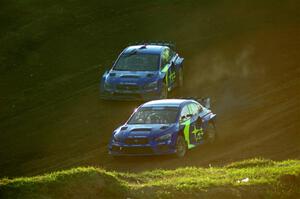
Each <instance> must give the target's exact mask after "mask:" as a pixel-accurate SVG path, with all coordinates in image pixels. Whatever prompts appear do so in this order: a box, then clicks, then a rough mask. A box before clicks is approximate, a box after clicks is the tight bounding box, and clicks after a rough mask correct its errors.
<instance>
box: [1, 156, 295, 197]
mask: <svg viewBox="0 0 300 199" xmlns="http://www.w3.org/2000/svg"><path fill="white" fill-rule="evenodd" d="M247 179H248V180H247ZM299 185H300V161H299V160H287V161H281V162H275V161H270V160H264V159H251V160H244V161H241V162H236V163H232V164H230V165H227V166H224V167H209V168H198V167H186V168H178V169H175V170H154V171H147V172H142V173H121V172H111V171H106V170H104V169H101V168H94V167H79V168H73V169H70V170H64V171H59V172H54V173H49V174H45V175H41V176H35V177H21V178H14V179H1V180H0V191H1V192H0V193H1V196H2V197H3V198H99V197H104V198H127V197H129V198H142V197H143V198H173V197H179V196H184V197H187V198H198V197H209V198H210V197H217V198H218V197H222V198H239V197H243V198H256V197H261V198H284V197H294V198H297V197H298V196H300V191H299V189H298V188H299Z"/></svg>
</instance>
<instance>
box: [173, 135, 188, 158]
mask: <svg viewBox="0 0 300 199" xmlns="http://www.w3.org/2000/svg"><path fill="white" fill-rule="evenodd" d="M186 151H187V145H186V141H185V140H184V138H183V136H182V135H179V136H178V137H177V140H176V154H175V155H176V157H178V158H182V157H184V155H185V154H186Z"/></svg>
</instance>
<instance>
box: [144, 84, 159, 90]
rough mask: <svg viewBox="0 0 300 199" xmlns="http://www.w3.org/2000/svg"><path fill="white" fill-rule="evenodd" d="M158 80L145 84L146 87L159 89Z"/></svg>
mask: <svg viewBox="0 0 300 199" xmlns="http://www.w3.org/2000/svg"><path fill="white" fill-rule="evenodd" d="M157 87H158V82H151V83H149V84H146V85H145V89H157Z"/></svg>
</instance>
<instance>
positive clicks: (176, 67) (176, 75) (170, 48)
mask: <svg viewBox="0 0 300 199" xmlns="http://www.w3.org/2000/svg"><path fill="white" fill-rule="evenodd" d="M174 48H175V47H174V45H172V44H168V43H148V44H139V45H133V46H129V47H127V48H125V49H124V50H123V51H122V52H121V54H120V55H119V57H118V58H117V60H116V61H115V62H114V64H113V66H112V68H111V69H110V70H108V71H106V72H105V73H104V74H103V76H102V78H101V83H100V96H101V98H102V99H115V100H150V99H152V100H153V99H164V98H167V97H168V93H169V92H170V91H171V90H173V89H174V88H176V87H181V86H182V85H183V60H184V59H183V58H182V57H180V56H179V55H178V54H177V53H176V52H175V51H174Z"/></svg>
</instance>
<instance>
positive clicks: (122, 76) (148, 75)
mask: <svg viewBox="0 0 300 199" xmlns="http://www.w3.org/2000/svg"><path fill="white" fill-rule="evenodd" d="M158 76H159V72H158V71H116V70H111V71H109V72H108V73H107V74H106V81H107V82H109V83H112V84H116V83H124V84H138V85H143V84H145V83H146V84H147V83H150V82H153V81H156V80H157V78H158Z"/></svg>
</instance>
